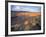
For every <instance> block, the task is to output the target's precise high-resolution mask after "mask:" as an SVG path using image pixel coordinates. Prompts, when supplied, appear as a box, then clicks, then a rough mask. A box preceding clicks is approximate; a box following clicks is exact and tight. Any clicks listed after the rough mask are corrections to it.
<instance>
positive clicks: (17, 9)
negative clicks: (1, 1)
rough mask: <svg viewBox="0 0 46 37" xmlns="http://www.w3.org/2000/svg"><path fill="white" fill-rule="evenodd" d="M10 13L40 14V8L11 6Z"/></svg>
mask: <svg viewBox="0 0 46 37" xmlns="http://www.w3.org/2000/svg"><path fill="white" fill-rule="evenodd" d="M11 11H29V12H41V7H40V6H24V5H23V6H20V5H11Z"/></svg>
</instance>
